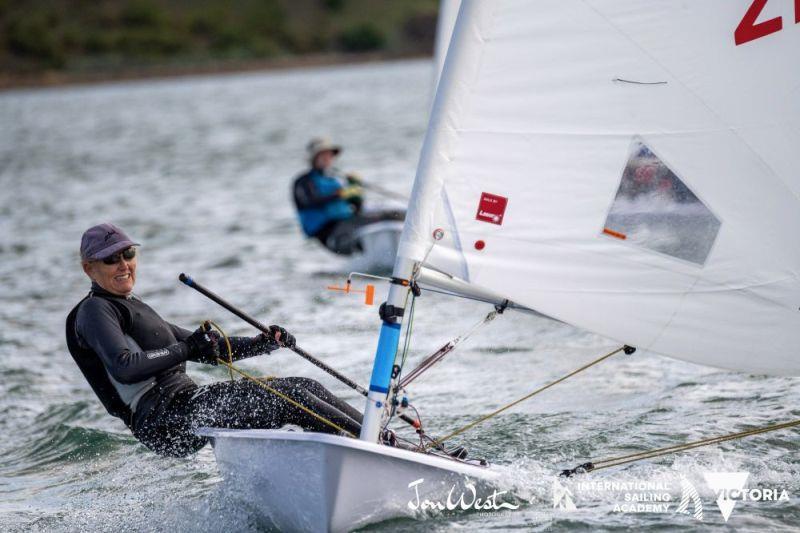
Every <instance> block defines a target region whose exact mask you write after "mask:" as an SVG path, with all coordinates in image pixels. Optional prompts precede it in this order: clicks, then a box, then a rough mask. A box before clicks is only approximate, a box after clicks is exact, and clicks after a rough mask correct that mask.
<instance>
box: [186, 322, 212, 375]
mask: <svg viewBox="0 0 800 533" xmlns="http://www.w3.org/2000/svg"><path fill="white" fill-rule="evenodd" d="M210 329H211V328H210V326H209V325H208V323H204V324H203V325H202V326H200V327H199V328H197V330H196V331H195V332H194V333H192V334H191V335H189V336H188V337H186V340H185V341H184V342H185V343H186V346H187V348H188V355H189V360H191V361H196V362H198V363H205V364H207V365H216V364H217V357H219V335H218V334H217V332H215V331H211V330H210Z"/></svg>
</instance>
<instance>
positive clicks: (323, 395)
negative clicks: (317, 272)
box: [66, 284, 361, 456]
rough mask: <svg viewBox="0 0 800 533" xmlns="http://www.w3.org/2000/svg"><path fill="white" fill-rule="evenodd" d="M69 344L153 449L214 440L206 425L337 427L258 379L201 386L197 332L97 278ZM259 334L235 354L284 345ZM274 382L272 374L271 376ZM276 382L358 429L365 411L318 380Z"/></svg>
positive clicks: (172, 450)
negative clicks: (194, 365)
mask: <svg viewBox="0 0 800 533" xmlns="http://www.w3.org/2000/svg"><path fill="white" fill-rule="evenodd" d="M66 333H67V345H68V347H69V350H70V353H71V354H72V356H73V358H74V359H75V362H76V363H77V364H78V366H79V367H80V369H81V371H82V372H83V374H84V376H85V377H86V379H87V381H88V382H89V384H90V385H91V386H92V389H94V391H95V393H96V394H97V396H98V398H100V400H101V401H102V403H103V405H104V406H105V407H106V410H108V412H109V413H110V414H112V415H114V416H117V417H119V418H120V419H121V420H122V421H123V422H125V424H126V425H127V426H128V427H129V428H130V429H131V431H132V432H133V434H134V435H135V436H136V438H137V439H139V440H140V441H141V442H142V443H143V444H145V445H146V446H147V447H148V448H150V449H151V450H153V451H155V452H157V453H160V454H163V455H172V456H184V455H187V454H189V453H192V452H194V451H196V450H198V449H199V448H201V447H202V446H203V445H204V444H205V443H206V442H207V441H206V439H205V438H202V437H199V436H197V435H196V434H195V433H194V431H195V430H196V429H197V428H199V427H204V426H205V427H222V428H231V429H242V428H277V427H281V426H283V425H285V424H297V425H299V426H301V427H302V428H304V429H309V430H313V431H323V432H329V433H330V432H336V430H334V429H333V428H331V427H330V426H328V425H326V424H325V423H323V422H321V421H320V420H318V419H317V418H315V417H313V416H311V415H309V414H308V413H306V412H305V411H303V410H302V409H299V408H298V407H296V406H294V405H292V404H291V403H289V402H287V401H286V400H284V399H282V398H280V397H279V396H277V395H275V394H273V393H271V392H269V391H267V390H265V389H264V388H262V387H260V386H259V385H257V384H256V383H253V382H250V381H236V382H221V383H216V384H213V385H207V386H203V387H198V386H197V385H196V384H195V383H194V382H193V381H192V380H191V379H190V378H189V376H187V375H186V361H187V360H189V349H188V346H187V344H186V343H185V342H184V341H185V340H186V338H187V337H189V335H191V332H190V331H188V330H186V329H183V328H180V327H178V326H175V325H173V324H170V323H168V322H166V321H165V320H163V319H162V318H161V317H160V316H158V314H157V313H156V312H155V311H154V310H153V309H152V308H151V307H150V306H148V305H147V304H145V303H144V302H142V301H141V300H140V299H138V298H136V297H135V296H129V297H127V298H126V297H122V296H116V295H113V294H111V293H109V292H107V291H105V290H103V289H102V288H101V287H99V286H98V285H96V284H93V285H92V290H91V292H90V293H89V295H88V296H87V297H86V298H84V299H83V300H82V301H81V302H80V303H79V304H78V305H77V306H75V308H74V309H73V310H72V311H71V312H70V314H69V316H68V317H67V332H66ZM258 339H259V338H258V337H255V338H252V339H251V338H248V337H231V338H230V341H231V345H232V349H233V350H232V351H233V358H234V360H238V359H244V358H246V357H252V356H254V355H258V354H261V353H269V352H270V351H272V350H274V349H276V348H277V345H276V344H275V343H274V342H271V341H264V340H258ZM265 381H266V380H265ZM266 382H267V383H268V385H269V386H270V387H271V388H273V389H275V390H278V391H279V392H282V393H283V394H285V395H287V396H289V397H290V398H292V399H294V400H295V401H297V402H299V403H300V404H302V405H305V406H306V407H308V408H309V409H311V410H312V411H314V412H316V413H318V414H320V415H321V416H323V417H325V418H326V419H328V420H331V421H332V422H334V423H336V424H337V425H339V426H340V427H342V428H344V429H346V430H347V431H349V432H351V433H354V434H358V433H359V431H360V429H361V414H360V413H359V412H358V411H357V410H356V409H354V408H353V407H351V406H350V405H349V404H347V403H346V402H344V401H342V400H341V399H339V398H337V397H336V396H334V395H333V394H332V393H330V392H329V391H327V390H326V389H325V388H324V387H323V386H322V385H320V384H319V383H317V382H316V381H313V380H310V379H305V378H276V379H273V380H269V381H266Z"/></svg>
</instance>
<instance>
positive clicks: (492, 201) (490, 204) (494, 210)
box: [475, 192, 508, 226]
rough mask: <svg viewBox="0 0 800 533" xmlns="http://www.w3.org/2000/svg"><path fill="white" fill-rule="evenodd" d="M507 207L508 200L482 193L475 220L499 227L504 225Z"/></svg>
mask: <svg viewBox="0 0 800 533" xmlns="http://www.w3.org/2000/svg"><path fill="white" fill-rule="evenodd" d="M507 205H508V198H505V197H503V196H497V195H496V194H490V193H488V192H484V193H481V201H480V203H478V214H477V215H475V219H476V220H480V221H482V222H489V223H491V224H497V225H498V226H499V225H501V224H502V223H503V215H505V213H506V206H507Z"/></svg>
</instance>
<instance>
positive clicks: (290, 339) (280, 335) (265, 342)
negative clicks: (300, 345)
mask: <svg viewBox="0 0 800 533" xmlns="http://www.w3.org/2000/svg"><path fill="white" fill-rule="evenodd" d="M253 342H255V343H258V344H259V345H260V346H261V347H262V348H263V349H264V350H265V351H267V352H271V351H273V350H277V349H278V348H280V347H282V346H285V347H286V348H290V349H291V348H294V347H295V343H296V341H295V339H294V335H292V334H291V333H289V332H288V331H286V330H285V329H283V328H282V327H280V326H270V327H269V334H266V333H261V334H259V335H258V336H257V337H255V338H254V339H253Z"/></svg>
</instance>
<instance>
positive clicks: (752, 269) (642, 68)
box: [398, 0, 800, 375]
mask: <svg viewBox="0 0 800 533" xmlns="http://www.w3.org/2000/svg"><path fill="white" fill-rule="evenodd" d="M795 7H797V9H800V5H796V3H791V2H777V1H774V0H773V1H769V2H767V1H766V0H756V1H752V0H703V1H695V2H675V1H671V0H652V1H648V2H641V1H639V0H537V1H536V2H531V1H530V0H493V1H480V0H478V1H475V0H465V1H464V2H463V5H462V7H461V11H460V13H459V16H458V20H457V22H456V27H455V30H454V34H453V39H452V41H451V50H450V52H449V53H448V56H447V64H446V67H445V69H444V71H443V76H442V79H441V82H440V86H439V90H438V93H437V96H436V101H435V104H434V108H433V113H432V118H431V123H430V126H429V130H428V133H427V136H426V141H425V146H424V148H423V153H422V156H421V160H420V164H419V168H418V172H417V178H416V182H415V185H414V191H413V193H412V201H411V203H410V209H409V213H408V216H407V218H406V225H405V229H404V233H403V238H402V242H401V245H400V250H399V253H398V265H400V264H401V263H402V262H403V261H406V262H407V261H408V260H412V261H422V260H423V259H424V260H425V261H424V262H425V265H426V266H428V267H430V268H433V269H435V270H438V271H440V272H444V273H446V274H448V275H451V276H454V277H456V278H460V279H462V280H464V281H466V282H468V283H470V284H472V285H474V286H476V287H478V288H480V289H482V290H486V291H489V292H491V293H495V294H498V295H502V296H504V297H507V298H509V299H510V300H512V301H514V302H515V303H517V304H520V305H523V306H527V307H530V308H533V309H536V310H537V311H540V312H542V313H545V314H547V315H549V316H552V317H554V318H557V319H560V320H563V321H565V322H568V323H571V324H574V325H576V326H579V327H582V328H585V329H588V330H591V331H595V332H598V333H600V334H602V335H605V336H608V337H610V338H613V339H616V340H618V341H620V342H624V343H628V344H631V345H634V346H637V347H639V348H642V349H647V350H651V351H654V352H658V353H661V354H664V355H668V356H671V357H675V358H679V359H685V360H688V361H693V362H697V363H702V364H707V365H711V366H718V367H723V368H730V369H736V370H740V371H748V372H755V373H767V374H784V375H800V357H799V356H798V353H797V351H798V347H800V246H798V238H797V234H798V231H800V158H798V152H799V151H800V68H798V67H797V60H798V54H800V24H796V21H800V13H795V12H794V9H795ZM436 230H442V231H440V232H437V231H436ZM435 233H436V234H437V235H438V236H442V235H443V238H441V239H440V240H436V239H435V238H434V234H435Z"/></svg>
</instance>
